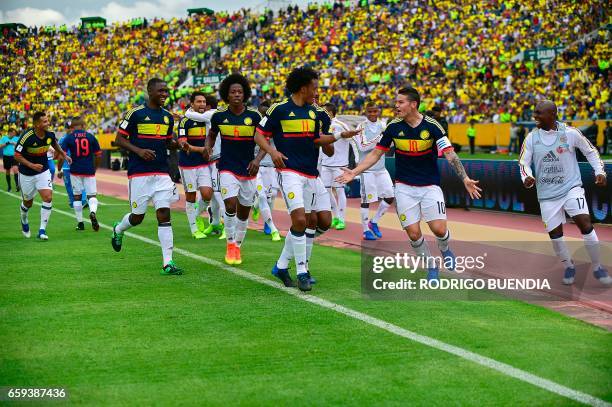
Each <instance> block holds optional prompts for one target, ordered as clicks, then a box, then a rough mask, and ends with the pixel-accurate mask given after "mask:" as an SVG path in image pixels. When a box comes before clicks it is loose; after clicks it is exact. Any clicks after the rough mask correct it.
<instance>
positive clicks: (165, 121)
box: [164, 116, 170, 124]
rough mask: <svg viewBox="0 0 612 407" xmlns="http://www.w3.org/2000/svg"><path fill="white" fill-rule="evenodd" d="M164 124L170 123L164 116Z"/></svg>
mask: <svg viewBox="0 0 612 407" xmlns="http://www.w3.org/2000/svg"><path fill="white" fill-rule="evenodd" d="M164 123H166V124H169V123H170V119H168V116H164Z"/></svg>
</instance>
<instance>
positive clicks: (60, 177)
mask: <svg viewBox="0 0 612 407" xmlns="http://www.w3.org/2000/svg"><path fill="white" fill-rule="evenodd" d="M57 178H59V179H62V178H64V171H61V170H60V171H58V172H57Z"/></svg>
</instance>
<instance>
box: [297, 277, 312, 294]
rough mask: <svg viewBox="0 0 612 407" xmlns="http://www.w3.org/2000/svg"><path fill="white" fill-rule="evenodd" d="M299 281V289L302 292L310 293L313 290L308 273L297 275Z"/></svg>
mask: <svg viewBox="0 0 612 407" xmlns="http://www.w3.org/2000/svg"><path fill="white" fill-rule="evenodd" d="M297 279H298V288H299V289H300V291H310V290H312V286H311V285H310V277H309V276H308V273H302V274H298V275H297Z"/></svg>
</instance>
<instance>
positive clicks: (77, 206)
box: [72, 199, 83, 223]
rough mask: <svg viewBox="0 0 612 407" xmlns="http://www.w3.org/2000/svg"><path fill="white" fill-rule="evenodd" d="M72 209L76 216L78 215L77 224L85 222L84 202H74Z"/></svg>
mask: <svg viewBox="0 0 612 407" xmlns="http://www.w3.org/2000/svg"><path fill="white" fill-rule="evenodd" d="M72 208H73V209H74V214H75V215H76V220H77V222H79V223H81V222H83V202H81V200H80V199H79V200H76V199H75V200H74V203H73V204H72Z"/></svg>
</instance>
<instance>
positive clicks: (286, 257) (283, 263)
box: [276, 232, 293, 269]
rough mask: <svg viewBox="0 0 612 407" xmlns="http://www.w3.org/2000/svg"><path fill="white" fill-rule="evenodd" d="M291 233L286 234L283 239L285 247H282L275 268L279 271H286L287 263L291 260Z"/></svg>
mask: <svg viewBox="0 0 612 407" xmlns="http://www.w3.org/2000/svg"><path fill="white" fill-rule="evenodd" d="M291 236H292V235H291V232H289V233H287V236H286V237H285V245H284V246H283V251H282V252H281V255H280V257H279V258H278V260H277V261H276V266H277V267H278V268H279V269H286V268H287V267H289V262H290V261H291V259H292V258H293V239H292V238H291Z"/></svg>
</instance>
